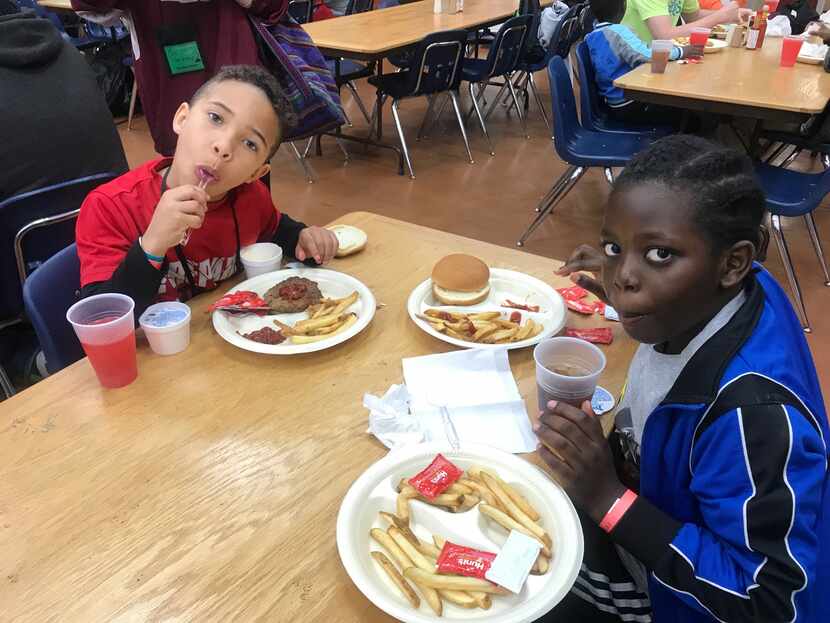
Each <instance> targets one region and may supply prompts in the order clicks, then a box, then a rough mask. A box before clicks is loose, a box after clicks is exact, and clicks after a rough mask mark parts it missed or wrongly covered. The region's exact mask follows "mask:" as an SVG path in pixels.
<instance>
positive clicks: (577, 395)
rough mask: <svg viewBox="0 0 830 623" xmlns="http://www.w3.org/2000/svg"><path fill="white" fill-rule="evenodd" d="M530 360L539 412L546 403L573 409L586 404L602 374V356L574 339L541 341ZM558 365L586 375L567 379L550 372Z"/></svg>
mask: <svg viewBox="0 0 830 623" xmlns="http://www.w3.org/2000/svg"><path fill="white" fill-rule="evenodd" d="M533 358H534V360H535V361H536V385H537V388H538V397H539V410H540V411H545V410H546V406H547V403H548V401H550V400H558V401H562V402H568V403H570V404H573V405H576V406H579V405H581V404H582V402H583V401H585V400H590V399H591V396H593V395H594V390H596V387H597V382H598V381H599V377H600V374H602V371H603V370H605V353H603V352H602V351H601V350H600V349H599V348H597V347H596V346H595V345H594V344H591V343H590V342H586V341H585V340H581V339H579V338H575V337H553V338H550V339H548V340H542V341H541V342H539V344H537V345H536V348H535V349H534V350H533ZM562 365H570V366H575V367H577V368H578V369H581V370H583V371H584V372H586V373H587V374H584V375H579V376H570V375H566V374H560V373H557V372H554V368H556V367H557V366H562Z"/></svg>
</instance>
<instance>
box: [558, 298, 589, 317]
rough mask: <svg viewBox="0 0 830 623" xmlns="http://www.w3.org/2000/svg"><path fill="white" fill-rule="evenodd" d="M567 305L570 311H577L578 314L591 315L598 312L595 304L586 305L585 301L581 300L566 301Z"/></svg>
mask: <svg viewBox="0 0 830 623" xmlns="http://www.w3.org/2000/svg"><path fill="white" fill-rule="evenodd" d="M565 305H567V306H568V309H570V310H571V311H575V312H577V313H578V314H586V315H590V314H593V313H594V312H595V311H596V306H595V305H594V303H586V302H585V301H580V300H576V301H574V300H571V299H565Z"/></svg>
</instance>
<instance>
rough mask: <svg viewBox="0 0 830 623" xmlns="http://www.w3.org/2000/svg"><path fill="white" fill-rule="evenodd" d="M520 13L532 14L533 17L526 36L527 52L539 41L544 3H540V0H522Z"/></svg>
mask: <svg viewBox="0 0 830 623" xmlns="http://www.w3.org/2000/svg"><path fill="white" fill-rule="evenodd" d="M519 15H531V16H532V17H533V19H532V20H531V21H530V27H529V28H528V34H527V36H526V37H525V52H526V51H527V50H528V49H530V47H531V46H532V45H533V44H534V43H538V42H539V22H540V21H541V20H542V5H541V4H540V3H539V0H520V2H519Z"/></svg>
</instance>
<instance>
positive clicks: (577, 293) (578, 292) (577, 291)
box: [556, 286, 588, 301]
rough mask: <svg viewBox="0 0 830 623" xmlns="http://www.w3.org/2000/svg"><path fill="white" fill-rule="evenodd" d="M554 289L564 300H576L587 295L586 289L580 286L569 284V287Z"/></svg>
mask: <svg viewBox="0 0 830 623" xmlns="http://www.w3.org/2000/svg"><path fill="white" fill-rule="evenodd" d="M556 291H557V292H559V294H561V295H562V298H563V299H565V300H566V301H578V300H579V299H584V298H585V297H586V296H588V290H586V289H585V288H583V287H581V286H571V287H570V288H556Z"/></svg>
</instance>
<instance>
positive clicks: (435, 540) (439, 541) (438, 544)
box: [432, 534, 447, 549]
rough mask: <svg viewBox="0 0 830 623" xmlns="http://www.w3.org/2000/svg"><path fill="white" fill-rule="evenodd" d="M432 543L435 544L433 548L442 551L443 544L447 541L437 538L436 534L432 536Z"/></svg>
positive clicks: (440, 537)
mask: <svg viewBox="0 0 830 623" xmlns="http://www.w3.org/2000/svg"><path fill="white" fill-rule="evenodd" d="M432 542H433V543H435V547H437V548H438V549H444V544H445V543H446V542H447V539H445V538H444V537H442V536H438V535H437V534H433V535H432Z"/></svg>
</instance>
